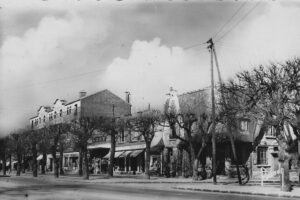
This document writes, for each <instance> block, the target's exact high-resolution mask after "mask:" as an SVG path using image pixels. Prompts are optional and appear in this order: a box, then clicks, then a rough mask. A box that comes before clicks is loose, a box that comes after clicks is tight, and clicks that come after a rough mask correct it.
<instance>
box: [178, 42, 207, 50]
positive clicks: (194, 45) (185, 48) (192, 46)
mask: <svg viewBox="0 0 300 200" xmlns="http://www.w3.org/2000/svg"><path fill="white" fill-rule="evenodd" d="M205 44H206V42H202V43H197V44H193V45H191V46H187V47H183V49H184V50H188V49H191V48H194V47H198V46H202V45H205Z"/></svg>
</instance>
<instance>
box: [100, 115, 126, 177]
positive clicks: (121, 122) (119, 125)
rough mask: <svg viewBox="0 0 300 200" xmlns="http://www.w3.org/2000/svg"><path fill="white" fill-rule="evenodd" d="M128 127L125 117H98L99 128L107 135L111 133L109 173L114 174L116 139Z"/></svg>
mask: <svg viewBox="0 0 300 200" xmlns="http://www.w3.org/2000/svg"><path fill="white" fill-rule="evenodd" d="M125 128H126V124H125V119H124V118H120V117H117V118H116V117H100V118H99V119H98V129H99V130H100V131H102V132H104V133H106V134H107V135H110V138H111V140H110V144H111V146H110V158H109V166H108V175H109V176H111V177H112V176H113V172H114V159H115V150H116V140H117V136H118V133H119V132H120V131H124V130H125Z"/></svg>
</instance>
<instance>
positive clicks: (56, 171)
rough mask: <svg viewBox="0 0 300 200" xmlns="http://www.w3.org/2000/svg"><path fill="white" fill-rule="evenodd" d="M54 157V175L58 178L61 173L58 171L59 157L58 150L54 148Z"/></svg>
mask: <svg viewBox="0 0 300 200" xmlns="http://www.w3.org/2000/svg"><path fill="white" fill-rule="evenodd" d="M52 157H53V165H54V166H53V168H54V177H55V178H58V177H59V173H58V168H59V166H58V159H57V158H56V151H55V150H53V152H52Z"/></svg>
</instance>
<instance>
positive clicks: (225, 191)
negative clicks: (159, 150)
mask: <svg viewBox="0 0 300 200" xmlns="http://www.w3.org/2000/svg"><path fill="white" fill-rule="evenodd" d="M171 188H172V189H177V190H191V191H201V192H218V193H229V194H240V195H241V194H244V195H255V196H269V197H285V198H300V195H293V194H274V193H273V194H272V193H260V192H240V191H233V190H220V189H206V188H203V189H201V188H185V187H171Z"/></svg>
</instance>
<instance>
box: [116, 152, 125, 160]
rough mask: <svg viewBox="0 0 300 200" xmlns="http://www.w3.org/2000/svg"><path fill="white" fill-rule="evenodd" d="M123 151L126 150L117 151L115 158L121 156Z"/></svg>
mask: <svg viewBox="0 0 300 200" xmlns="http://www.w3.org/2000/svg"><path fill="white" fill-rule="evenodd" d="M123 153H124V151H117V152H115V158H119V157H120V156H121V155H122V154H123Z"/></svg>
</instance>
